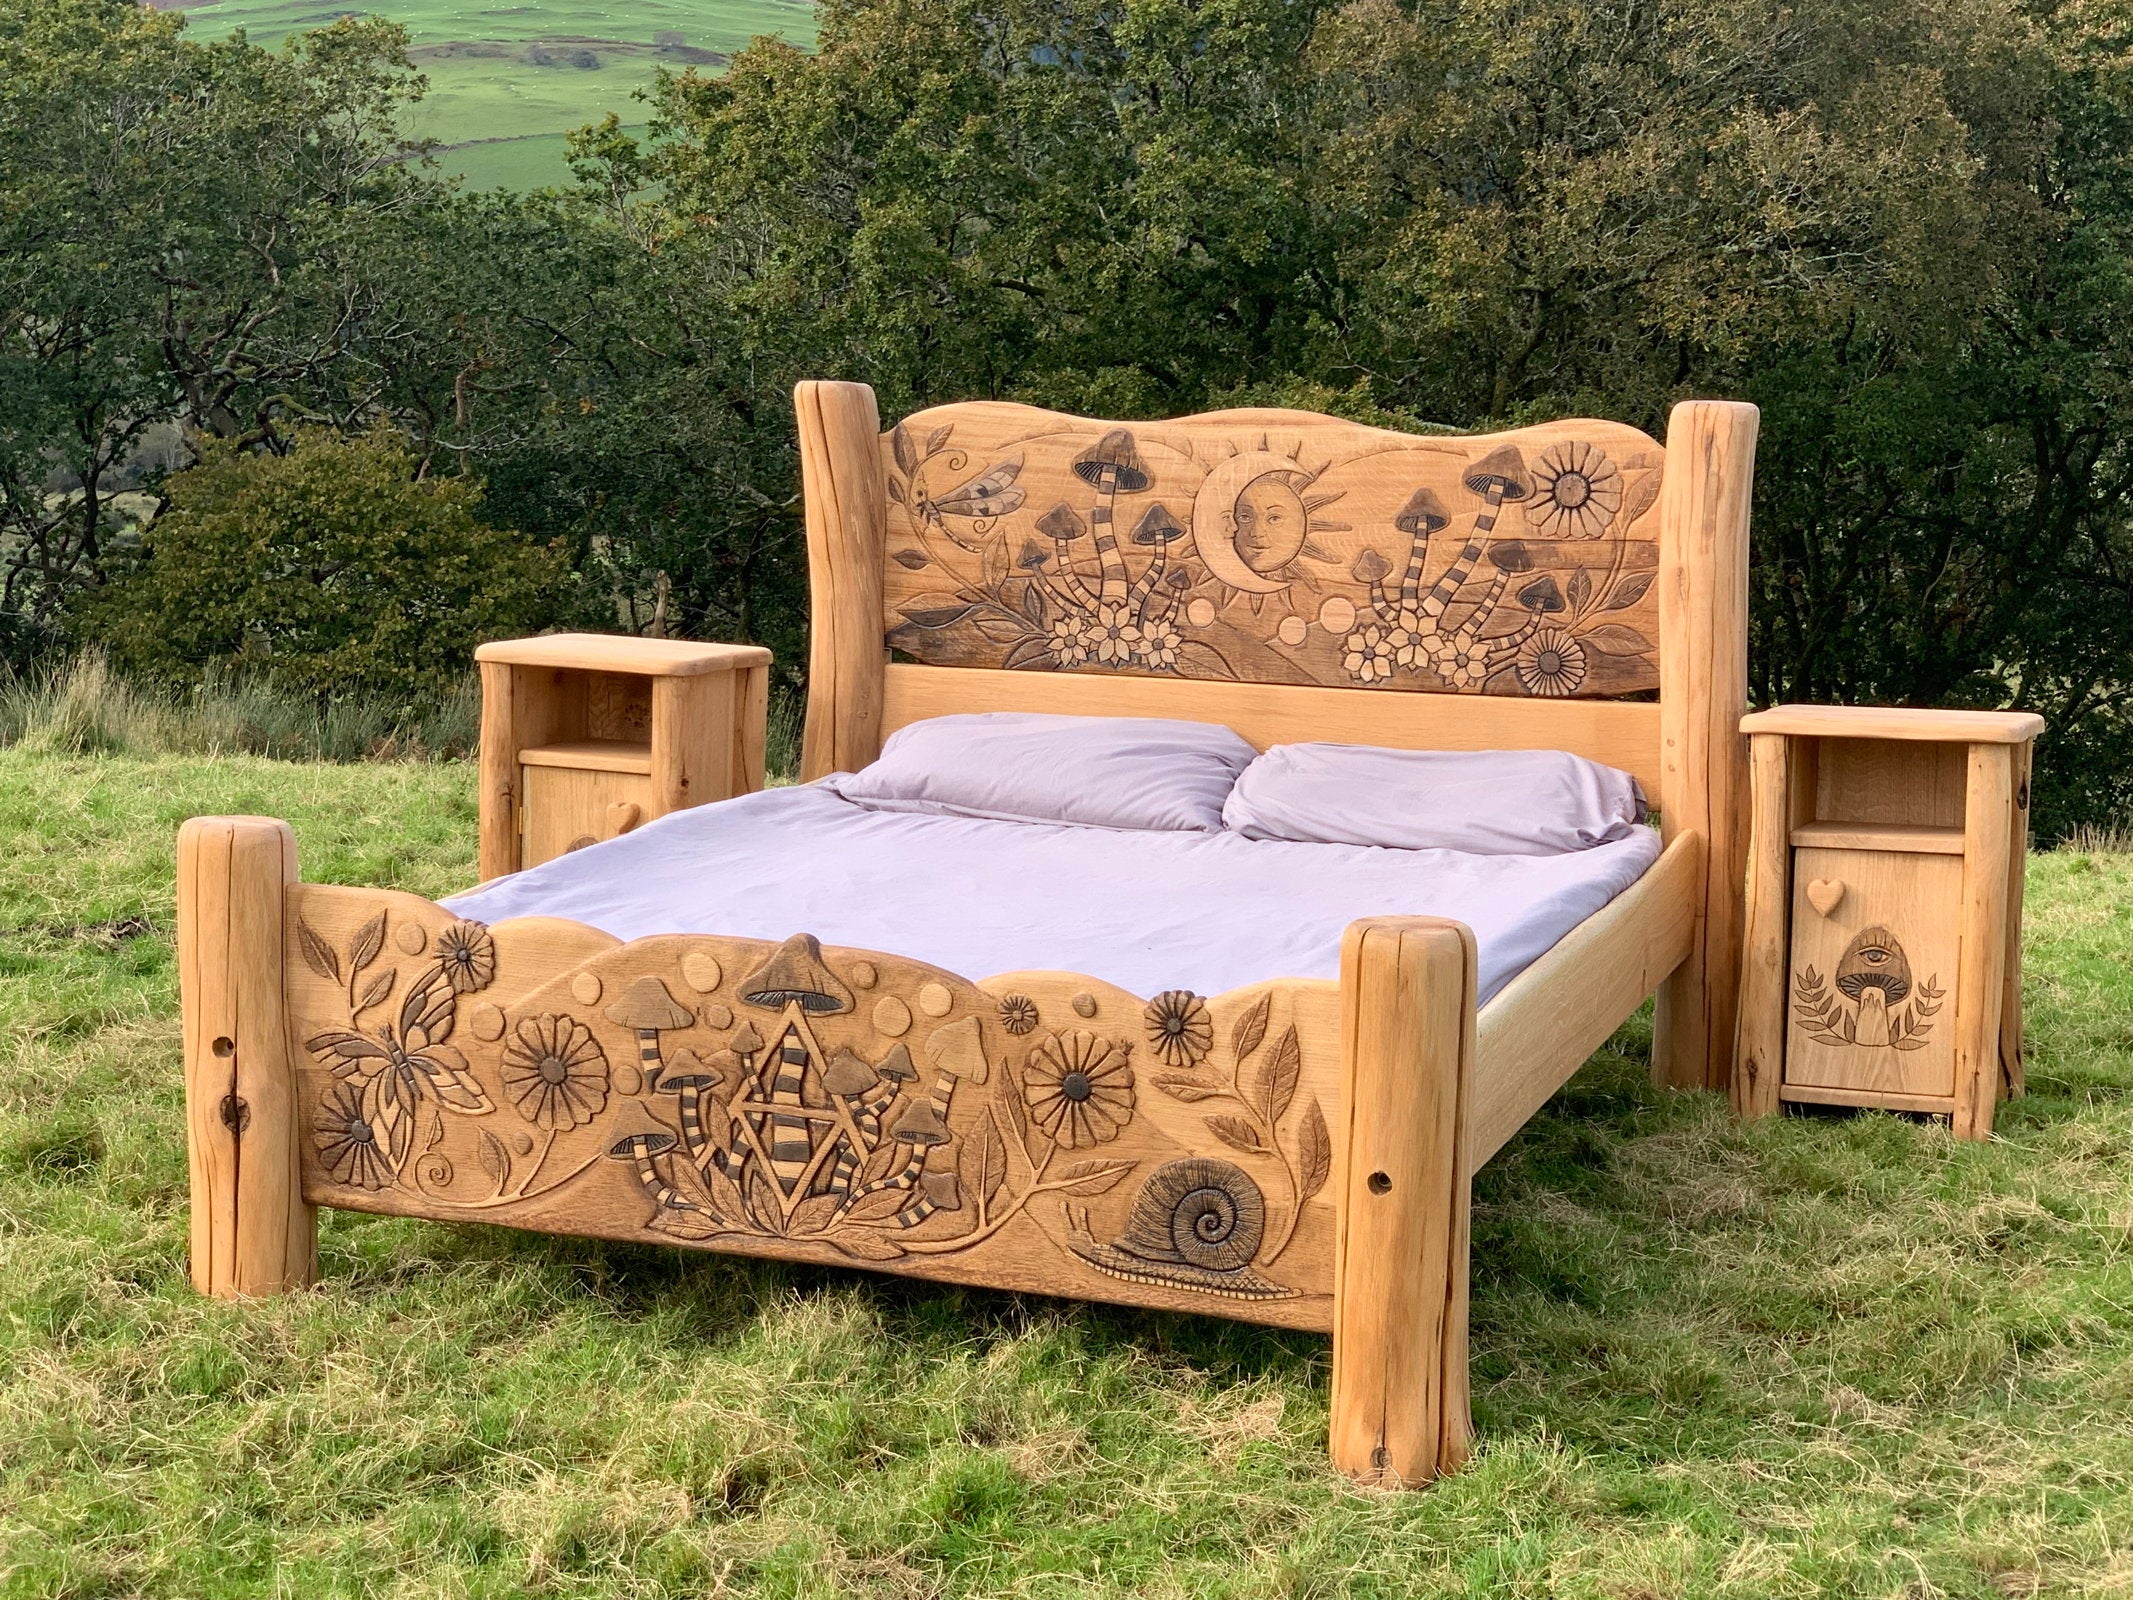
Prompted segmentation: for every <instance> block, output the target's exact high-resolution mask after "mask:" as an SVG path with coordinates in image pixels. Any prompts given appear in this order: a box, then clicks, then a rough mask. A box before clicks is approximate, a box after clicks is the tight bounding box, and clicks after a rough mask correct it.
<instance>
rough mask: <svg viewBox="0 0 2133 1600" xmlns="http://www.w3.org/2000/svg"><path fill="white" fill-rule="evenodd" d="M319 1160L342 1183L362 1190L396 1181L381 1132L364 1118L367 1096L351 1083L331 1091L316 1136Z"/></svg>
mask: <svg viewBox="0 0 2133 1600" xmlns="http://www.w3.org/2000/svg"><path fill="white" fill-rule="evenodd" d="M312 1138H313V1139H315V1140H316V1141H317V1143H318V1153H319V1159H320V1160H321V1161H323V1162H325V1163H326V1170H327V1171H328V1172H330V1173H332V1174H333V1175H334V1177H335V1178H337V1179H338V1180H340V1181H341V1182H342V1183H352V1184H354V1185H355V1186H356V1187H357V1188H359V1189H382V1188H384V1187H385V1186H386V1185H387V1184H389V1183H391V1182H392V1181H393V1167H392V1161H391V1160H390V1158H388V1157H387V1155H386V1153H385V1148H384V1146H383V1145H381V1144H379V1143H378V1132H377V1129H375V1128H373V1127H372V1126H371V1125H370V1119H369V1118H368V1117H366V1116H364V1115H363V1096H362V1092H361V1091H360V1090H358V1089H355V1088H352V1087H350V1086H349V1085H347V1084H336V1085H335V1086H334V1087H333V1088H332V1089H330V1090H328V1091H327V1094H326V1100H325V1103H324V1104H323V1105H322V1106H320V1108H319V1114H318V1125H317V1127H316V1129H315V1130H314V1131H313V1133H312Z"/></svg>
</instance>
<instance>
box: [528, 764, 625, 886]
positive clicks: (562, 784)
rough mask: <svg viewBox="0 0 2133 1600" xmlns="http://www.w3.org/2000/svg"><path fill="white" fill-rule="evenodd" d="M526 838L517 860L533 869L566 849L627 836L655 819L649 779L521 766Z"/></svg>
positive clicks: (623, 774)
mask: <svg viewBox="0 0 2133 1600" xmlns="http://www.w3.org/2000/svg"><path fill="white" fill-rule="evenodd" d="M519 772H520V774H521V779H520V781H521V782H523V783H524V784H525V789H524V791H523V793H524V795H525V800H524V802H523V803H524V806H525V810H524V817H525V823H526V839H525V845H524V848H523V852H522V855H521V860H522V861H523V863H524V865H526V866H529V867H537V866H539V865H540V864H541V863H542V862H543V861H552V860H554V859H555V858H556V857H557V856H559V855H562V854H563V853H564V852H565V851H567V850H575V849H578V848H580V847H582V846H584V845H588V844H598V843H600V842H602V841H604V840H607V839H612V838H614V837H615V836H616V835H618V834H624V833H628V832H629V831H630V829H631V828H634V827H635V826H636V825H637V824H638V823H639V822H642V821H644V820H646V819H648V818H650V817H651V816H652V815H653V812H652V780H651V779H650V778H649V777H646V776H644V775H642V774H640V773H635V772H597V771H588V770H582V769H579V768H575V767H521V768H520V769H519Z"/></svg>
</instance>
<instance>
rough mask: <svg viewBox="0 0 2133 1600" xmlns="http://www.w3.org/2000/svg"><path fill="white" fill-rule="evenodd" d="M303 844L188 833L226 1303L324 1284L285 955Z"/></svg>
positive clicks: (217, 824)
mask: <svg viewBox="0 0 2133 1600" xmlns="http://www.w3.org/2000/svg"><path fill="white" fill-rule="evenodd" d="M295 881H296V840H295V838H294V836H293V835H292V834H291V833H290V832H289V826H288V824H287V823H284V822H277V821H275V820H273V819H272V818H269V817H195V818H193V819H192V820H191V821H190V822H188V823H186V824H185V825H184V826H183V827H182V828H180V829H179V830H178V987H179V993H180V996H181V998H182V1004H183V1009H184V1017H185V1024H184V1032H185V1125H186V1145H187V1155H188V1159H189V1164H190V1167H191V1172H192V1272H193V1283H194V1285H195V1286H196V1287H197V1288H199V1289H200V1290H201V1292H203V1293H205V1294H211V1295H215V1296H218V1297H221V1298H230V1297H233V1296H244V1295H265V1294H273V1293H276V1292H278V1291H280V1290H283V1289H295V1288H301V1287H302V1286H303V1285H305V1284H308V1283H311V1282H313V1281H314V1280H315V1279H316V1278H317V1276H318V1246H317V1226H316V1221H317V1213H316V1212H315V1211H314V1210H313V1208H312V1207H311V1206H309V1205H308V1204H306V1203H305V1201H304V1192H303V1174H302V1168H301V1162H300V1160H299V1157H298V1142H297V1141H298V1139H299V1137H300V1133H299V1127H298V1119H297V1114H296V1066H295V1062H294V1061H293V1060H292V1059H291V1057H290V1053H289V1039H288V1024H287V1013H286V1009H285V1006H284V1001H283V991H282V951H283V936H284V932H285V919H286V916H287V905H288V898H289V886H290V885H291V884H292V883H294V882H295Z"/></svg>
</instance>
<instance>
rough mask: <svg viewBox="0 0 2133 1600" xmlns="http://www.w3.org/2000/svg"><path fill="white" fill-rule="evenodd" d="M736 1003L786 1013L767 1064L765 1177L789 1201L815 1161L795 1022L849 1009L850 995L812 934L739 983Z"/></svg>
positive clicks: (808, 1062) (802, 1047)
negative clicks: (768, 1109)
mask: <svg viewBox="0 0 2133 1600" xmlns="http://www.w3.org/2000/svg"><path fill="white" fill-rule="evenodd" d="M741 999H742V1000H743V1001H744V1002H745V1003H746V1004H748V1005H751V1006H758V1007H760V1008H761V1009H763V1010H765V1011H780V1012H784V1013H786V1022H785V1031H784V1032H783V1033H782V1034H781V1035H780V1036H779V1038H778V1046H777V1057H776V1060H775V1061H774V1062H773V1063H772V1068H773V1071H772V1077H771V1084H770V1099H771V1104H772V1106H773V1107H787V1106H789V1107H791V1108H792V1110H790V1111H781V1110H776V1109H773V1110H772V1112H771V1115H770V1173H771V1176H772V1177H773V1178H775V1179H776V1180H777V1185H778V1189H779V1191H780V1192H781V1193H782V1194H783V1195H784V1196H785V1197H786V1198H787V1199H788V1200H789V1199H791V1198H792V1197H793V1195H794V1194H795V1193H797V1192H798V1189H799V1186H800V1183H801V1182H802V1180H803V1179H805V1178H806V1176H807V1169H808V1167H809V1165H810V1164H811V1163H812V1162H813V1160H814V1157H815V1124H814V1120H813V1119H812V1118H810V1117H808V1116H805V1115H801V1114H799V1113H801V1112H802V1111H803V1110H804V1108H805V1107H806V1104H807V1101H806V1098H805V1096H806V1087H807V1074H808V1071H809V1069H810V1068H811V1067H812V1066H813V1065H814V1063H813V1060H812V1058H811V1056H810V1054H809V1051H808V1046H807V1035H806V1034H805V1033H804V1032H803V1031H802V1029H801V1026H800V1024H801V1022H802V1021H803V1020H804V1019H805V1018H806V1017H808V1016H828V1015H832V1014H834V1013H837V1012H841V1011H849V1010H851V1009H852V991H851V990H849V989H847V988H846V987H845V986H844V983H843V981H842V980H841V979H839V978H838V976H837V975H836V974H835V973H834V972H832V971H830V969H829V967H828V965H827V964H826V963H825V962H824V961H823V959H822V946H821V943H820V942H819V941H818V940H816V938H815V936H814V935H813V934H809V933H796V934H794V935H793V936H792V937H791V938H790V939H787V940H786V941H785V942H784V943H783V944H781V945H779V946H778V947H777V949H776V950H774V951H772V952H771V953H770V955H769V957H768V958H767V959H766V960H765V961H764V962H763V964H762V965H761V966H759V967H757V968H756V969H755V971H753V972H751V973H750V974H749V975H748V976H747V978H745V979H744V980H743V981H742V983H741Z"/></svg>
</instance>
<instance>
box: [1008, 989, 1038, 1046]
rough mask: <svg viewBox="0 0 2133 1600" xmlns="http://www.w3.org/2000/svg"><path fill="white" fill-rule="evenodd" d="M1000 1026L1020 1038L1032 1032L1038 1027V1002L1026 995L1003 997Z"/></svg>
mask: <svg viewBox="0 0 2133 1600" xmlns="http://www.w3.org/2000/svg"><path fill="white" fill-rule="evenodd" d="M1000 1026H1001V1027H1003V1028H1005V1029H1006V1030H1007V1031H1008V1032H1009V1033H1012V1034H1015V1035H1017V1036H1018V1037H1019V1036H1020V1035H1022V1034H1025V1033H1029V1032H1031V1031H1032V1030H1034V1029H1035V1028H1036V1026H1037V1002H1036V1001H1034V1000H1032V999H1031V998H1030V997H1029V996H1028V995H1026V994H1010V995H1003V996H1002V997H1001V1000H1000Z"/></svg>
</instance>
